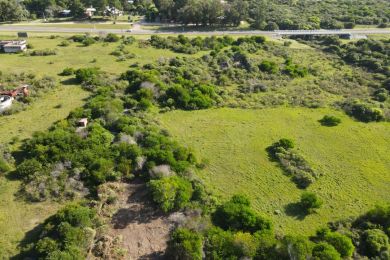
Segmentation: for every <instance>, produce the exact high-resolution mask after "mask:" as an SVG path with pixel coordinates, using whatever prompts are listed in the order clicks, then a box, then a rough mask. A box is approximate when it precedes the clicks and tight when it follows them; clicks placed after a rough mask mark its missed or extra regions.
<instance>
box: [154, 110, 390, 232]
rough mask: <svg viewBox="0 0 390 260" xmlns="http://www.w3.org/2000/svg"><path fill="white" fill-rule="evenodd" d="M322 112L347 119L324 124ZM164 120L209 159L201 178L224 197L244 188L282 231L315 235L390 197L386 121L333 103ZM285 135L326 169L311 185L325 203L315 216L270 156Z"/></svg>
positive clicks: (318, 166) (177, 135)
mask: <svg viewBox="0 0 390 260" xmlns="http://www.w3.org/2000/svg"><path fill="white" fill-rule="evenodd" d="M325 114H333V115H337V116H339V117H340V118H341V119H342V124H341V125H339V126H337V127H333V128H328V127H324V126H321V125H320V124H319V123H318V121H317V120H319V119H321V118H322V117H323V116H324V115H325ZM159 120H160V121H161V125H162V127H163V128H166V129H168V130H169V131H170V132H171V134H172V135H173V136H174V137H175V138H176V139H177V140H178V141H180V142H182V143H183V144H185V145H187V146H189V147H191V148H193V149H194V151H195V152H196V154H197V156H198V157H199V158H200V159H201V160H207V161H208V164H207V167H206V168H205V169H204V170H200V171H199V176H200V177H201V178H202V179H203V180H204V181H205V183H206V184H207V186H208V187H209V188H211V189H212V190H213V191H214V192H216V194H218V195H222V196H223V197H225V198H227V197H229V196H231V195H232V194H234V193H238V192H242V193H245V194H247V195H248V196H249V197H250V198H251V200H252V203H253V205H254V207H255V208H256V209H257V210H258V211H260V212H262V213H264V214H266V215H268V216H269V217H270V218H271V219H272V220H273V223H274V224H275V226H276V229H277V231H278V232H281V230H283V231H284V232H285V233H297V234H313V233H314V231H315V230H316V229H317V228H318V227H320V226H323V225H325V224H326V223H327V222H328V221H335V220H338V219H342V218H346V217H348V216H356V215H358V214H360V213H362V212H364V211H366V210H368V209H369V208H371V207H372V206H373V205H375V204H377V203H384V202H386V201H387V202H388V201H389V199H390V190H389V188H388V187H389V184H390V154H389V153H388V151H389V150H388V149H389V147H390V124H389V123H372V124H364V123H359V122H355V121H353V120H351V119H350V118H348V117H347V116H345V115H344V114H343V113H341V112H338V111H333V110H330V109H314V110H310V109H303V108H286V107H280V108H275V109H263V110H243V109H213V110H203V111H193V112H184V111H175V112H169V113H165V114H162V115H160V116H159ZM283 137H287V138H292V139H294V140H295V141H296V146H297V148H298V150H299V153H300V154H302V155H303V156H304V157H305V158H306V159H307V160H308V161H309V163H310V164H311V165H312V167H313V168H314V169H315V171H317V172H319V173H321V174H323V176H321V177H320V179H319V180H318V181H317V182H316V183H314V184H312V185H311V186H310V187H309V188H308V189H309V190H310V191H314V192H315V193H317V194H318V195H319V196H320V197H321V198H322V199H323V201H324V205H323V207H322V208H321V209H320V210H319V211H318V214H313V215H309V216H306V217H303V216H302V215H300V214H297V212H294V204H293V203H296V202H297V201H298V200H299V196H300V194H301V190H299V189H298V188H296V186H295V185H294V184H293V182H292V181H291V180H290V179H289V177H287V176H285V175H283V172H282V171H281V170H280V168H279V167H278V166H277V165H276V163H274V162H270V161H269V159H268V156H267V153H266V151H265V149H266V147H268V146H269V145H271V144H272V143H273V142H275V141H276V140H278V139H280V138H283ZM275 210H281V211H282V212H283V213H282V215H275V214H274V212H275Z"/></svg>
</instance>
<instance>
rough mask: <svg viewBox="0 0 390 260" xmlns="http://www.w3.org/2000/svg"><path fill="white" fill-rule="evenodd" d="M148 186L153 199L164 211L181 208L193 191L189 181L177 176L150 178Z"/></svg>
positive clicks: (187, 201)
mask: <svg viewBox="0 0 390 260" xmlns="http://www.w3.org/2000/svg"><path fill="white" fill-rule="evenodd" d="M148 187H149V189H150V191H151V193H152V197H153V201H154V202H156V203H157V204H159V206H160V208H161V209H162V210H163V211H164V212H169V211H173V210H180V209H183V208H184V207H185V206H186V205H187V204H188V203H189V201H190V199H191V196H192V192H193V189H192V186H191V183H190V182H189V181H187V180H185V179H183V178H181V177H177V176H172V177H167V178H162V179H159V180H151V181H150V182H149V184H148Z"/></svg>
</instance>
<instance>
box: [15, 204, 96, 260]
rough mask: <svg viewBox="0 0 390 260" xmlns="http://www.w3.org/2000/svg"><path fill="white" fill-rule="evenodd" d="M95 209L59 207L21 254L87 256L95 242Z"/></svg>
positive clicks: (59, 257) (77, 257)
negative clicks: (36, 238) (35, 239)
mask: <svg viewBox="0 0 390 260" xmlns="http://www.w3.org/2000/svg"><path fill="white" fill-rule="evenodd" d="M96 224H97V223H96V219H95V211H94V210H93V209H90V208H88V207H86V206H82V205H79V204H70V205H67V206H65V207H64V208H62V209H60V210H59V211H58V212H57V213H56V214H55V215H53V216H51V217H49V218H48V219H46V220H45V222H44V223H43V228H42V229H41V230H40V231H39V235H38V240H37V241H36V242H34V243H31V244H29V245H28V246H27V247H26V248H24V252H22V254H21V255H22V256H25V257H30V258H31V257H34V258H39V259H85V258H86V256H87V252H88V250H89V249H90V248H91V246H92V245H93V242H94V237H95V234H96V231H95V230H94V227H95V226H96Z"/></svg>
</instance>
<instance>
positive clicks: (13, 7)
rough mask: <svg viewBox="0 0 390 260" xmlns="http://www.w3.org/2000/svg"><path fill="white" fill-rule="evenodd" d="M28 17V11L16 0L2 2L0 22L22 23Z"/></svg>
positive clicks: (2, 0) (1, 0) (0, 1)
mask: <svg viewBox="0 0 390 260" xmlns="http://www.w3.org/2000/svg"><path fill="white" fill-rule="evenodd" d="M27 16H28V12H27V10H26V9H25V8H24V6H22V5H21V4H20V3H19V2H17V1H16V0H0V22H5V21H20V20H23V19H25V18H27Z"/></svg>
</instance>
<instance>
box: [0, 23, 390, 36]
mask: <svg viewBox="0 0 390 260" xmlns="http://www.w3.org/2000/svg"><path fill="white" fill-rule="evenodd" d="M0 31H3V32H15V31H19V32H46V33H93V34H99V33H116V34H129V35H131V34H135V35H137V34H183V33H184V34H204V35H248V34H256V35H269V36H278V35H319V34H321V35H339V34H352V35H367V34H390V29H350V30H347V29H343V30H312V31H310V30H306V31H305V30H293V31H291V30H288V31H287V30H286V31H275V32H272V31H271V32H270V31H257V30H251V31H180V30H165V29H164V30H143V29H141V28H140V27H137V28H136V29H133V30H132V31H131V32H126V29H89V28H64V27H61V26H60V25H59V26H58V27H45V26H35V25H34V26H31V25H27V26H23V25H0Z"/></svg>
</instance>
